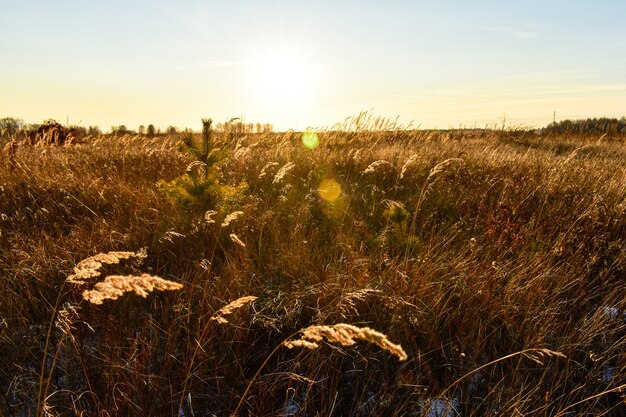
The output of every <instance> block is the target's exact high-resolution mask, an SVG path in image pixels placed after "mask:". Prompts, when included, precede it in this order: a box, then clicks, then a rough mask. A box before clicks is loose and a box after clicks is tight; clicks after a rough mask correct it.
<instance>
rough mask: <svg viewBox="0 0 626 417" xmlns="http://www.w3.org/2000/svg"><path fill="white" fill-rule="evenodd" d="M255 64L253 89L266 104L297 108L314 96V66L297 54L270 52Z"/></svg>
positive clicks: (297, 52) (280, 51)
mask: <svg viewBox="0 0 626 417" xmlns="http://www.w3.org/2000/svg"><path fill="white" fill-rule="evenodd" d="M253 62H254V64H253V65H252V68H251V69H252V74H251V82H252V88H253V89H254V90H255V92H256V93H257V94H259V97H260V98H261V99H262V101H264V102H266V103H267V104H270V105H272V106H281V107H282V106H294V105H298V104H299V103H301V102H303V101H307V100H310V98H311V96H312V95H313V94H314V92H315V74H314V70H313V67H314V62H312V60H311V59H307V58H306V57H305V55H303V54H302V53H300V52H299V51H298V50H296V49H278V48H277V49H271V50H267V51H264V52H263V53H261V54H260V55H259V56H258V58H257V59H255V60H254V61H253Z"/></svg>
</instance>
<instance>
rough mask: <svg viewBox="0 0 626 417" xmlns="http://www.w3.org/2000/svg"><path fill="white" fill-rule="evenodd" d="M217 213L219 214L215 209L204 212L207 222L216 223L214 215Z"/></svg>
mask: <svg viewBox="0 0 626 417" xmlns="http://www.w3.org/2000/svg"><path fill="white" fill-rule="evenodd" d="M216 214H217V211H215V210H207V212H206V213H204V221H205V222H206V224H213V223H215V220H214V219H213V216H215V215H216Z"/></svg>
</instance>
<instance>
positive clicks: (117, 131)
mask: <svg viewBox="0 0 626 417" xmlns="http://www.w3.org/2000/svg"><path fill="white" fill-rule="evenodd" d="M111 133H112V134H114V135H116V136H123V135H126V134H128V133H131V132H130V130H128V128H127V127H126V125H119V126H111Z"/></svg>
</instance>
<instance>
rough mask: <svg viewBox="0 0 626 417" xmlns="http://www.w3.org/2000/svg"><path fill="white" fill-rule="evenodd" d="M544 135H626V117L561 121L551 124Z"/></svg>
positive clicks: (544, 130)
mask: <svg viewBox="0 0 626 417" xmlns="http://www.w3.org/2000/svg"><path fill="white" fill-rule="evenodd" d="M543 132H544V133H554V134H563V133H581V134H583V133H597V134H605V133H607V134H611V133H626V117H622V118H621V119H610V118H607V117H601V118H599V119H595V118H594V119H581V120H561V121H560V122H553V123H550V124H549V125H548V126H547V127H546V128H545V129H543Z"/></svg>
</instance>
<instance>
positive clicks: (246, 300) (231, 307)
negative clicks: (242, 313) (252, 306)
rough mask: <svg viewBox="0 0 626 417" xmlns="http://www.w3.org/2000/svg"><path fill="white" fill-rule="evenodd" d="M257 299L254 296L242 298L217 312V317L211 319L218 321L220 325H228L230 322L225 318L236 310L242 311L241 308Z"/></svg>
mask: <svg viewBox="0 0 626 417" xmlns="http://www.w3.org/2000/svg"><path fill="white" fill-rule="evenodd" d="M256 299H257V297H255V296H254V295H247V296H245V297H240V298H238V299H236V300H235V301H232V302H230V303H229V304H227V305H225V306H224V307H222V308H220V309H219V310H217V312H216V313H215V315H214V316H213V317H211V320H212V321H216V322H218V323H220V324H226V323H228V320H226V319H225V318H224V316H228V315H230V314H232V313H233V312H234V311H235V310H238V309H240V308H241V307H243V306H245V305H247V304H248V303H251V302H253V301H254V300H256Z"/></svg>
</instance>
